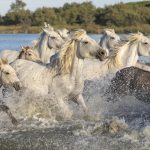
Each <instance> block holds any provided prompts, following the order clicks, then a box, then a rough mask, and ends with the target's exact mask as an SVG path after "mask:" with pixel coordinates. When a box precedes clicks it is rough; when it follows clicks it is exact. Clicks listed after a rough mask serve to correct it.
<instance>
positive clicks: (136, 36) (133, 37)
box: [128, 32, 143, 44]
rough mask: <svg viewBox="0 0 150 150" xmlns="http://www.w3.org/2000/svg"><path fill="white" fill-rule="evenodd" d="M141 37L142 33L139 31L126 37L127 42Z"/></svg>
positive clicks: (138, 39) (132, 41)
mask: <svg viewBox="0 0 150 150" xmlns="http://www.w3.org/2000/svg"><path fill="white" fill-rule="evenodd" d="M142 39H143V34H142V33H141V32H138V33H134V34H131V35H130V36H129V38H128V40H129V42H130V43H131V44H132V43H134V42H137V41H141V40H142Z"/></svg>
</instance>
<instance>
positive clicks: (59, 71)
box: [12, 30, 106, 113]
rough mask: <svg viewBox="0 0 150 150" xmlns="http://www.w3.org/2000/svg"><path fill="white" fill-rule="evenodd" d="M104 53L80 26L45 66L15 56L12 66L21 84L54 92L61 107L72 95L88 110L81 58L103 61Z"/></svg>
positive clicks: (38, 90) (43, 92) (34, 89)
mask: <svg viewBox="0 0 150 150" xmlns="http://www.w3.org/2000/svg"><path fill="white" fill-rule="evenodd" d="M105 56H106V51H104V50H103V49H102V48H101V47H100V46H99V44H98V43H96V41H94V40H93V39H91V38H90V37H89V36H88V35H87V34H86V32H85V31H84V30H81V31H77V32H75V35H74V37H73V38H72V39H71V40H69V41H67V42H66V43H65V44H64V45H63V47H62V48H61V50H60V51H59V56H58V58H57V59H56V60H55V61H54V62H53V63H52V64H49V65H45V66H44V65H40V64H37V63H34V62H30V61H26V60H16V62H14V63H13V64H12V66H13V67H14V69H15V70H16V72H17V73H18V75H19V78H20V80H21V81H22V85H23V86H24V87H26V88H28V89H30V90H32V91H33V92H36V93H39V92H40V93H42V94H47V93H48V92H50V93H53V95H55V97H56V99H57V100H58V101H59V103H60V106H62V110H63V109H64V107H67V106H65V104H64V103H65V102H64V99H71V100H73V101H74V102H76V103H78V104H79V105H80V106H81V107H82V108H83V110H84V112H85V113H87V107H86V105H85V102H84V99H83V97H82V91H83V79H82V68H83V62H84V59H85V58H91V59H92V58H95V59H99V60H100V61H103V60H104V58H105Z"/></svg>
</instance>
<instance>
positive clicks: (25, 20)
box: [0, 0, 150, 27]
mask: <svg viewBox="0 0 150 150" xmlns="http://www.w3.org/2000/svg"><path fill="white" fill-rule="evenodd" d="M44 22H48V23H50V24H51V25H58V24H61V25H85V26H86V25H89V24H96V25H101V26H115V27H120V26H130V25H139V24H147V25H150V1H142V2H136V3H127V4H124V3H119V4H116V5H112V6H106V7H105V8H97V7H96V6H94V5H93V4H92V2H83V3H81V4H78V3H71V4H68V3H66V4H64V6H63V7H60V8H49V7H42V8H38V9H36V10H35V11H34V12H32V11H30V10H28V9H26V3H24V2H23V1H21V0H16V2H15V3H12V4H11V6H10V10H9V11H8V12H7V13H6V14H5V16H1V15H0V25H24V24H26V25H30V26H41V25H43V23H44Z"/></svg>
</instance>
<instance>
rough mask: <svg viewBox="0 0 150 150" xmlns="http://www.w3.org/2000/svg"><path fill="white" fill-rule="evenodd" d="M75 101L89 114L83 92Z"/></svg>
mask: <svg viewBox="0 0 150 150" xmlns="http://www.w3.org/2000/svg"><path fill="white" fill-rule="evenodd" d="M74 101H75V102H76V103H77V104H78V105H79V106H80V107H81V108H82V109H83V111H84V113H85V114H88V108H87V106H86V104H85V101H84V98H83V96H82V94H80V95H78V96H77V97H76V98H75V99H74Z"/></svg>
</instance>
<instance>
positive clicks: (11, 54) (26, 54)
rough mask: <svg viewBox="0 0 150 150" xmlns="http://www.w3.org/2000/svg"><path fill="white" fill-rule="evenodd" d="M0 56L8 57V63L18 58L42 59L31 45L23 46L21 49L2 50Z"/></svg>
mask: <svg viewBox="0 0 150 150" xmlns="http://www.w3.org/2000/svg"><path fill="white" fill-rule="evenodd" d="M0 58H3V59H7V60H8V63H12V62H13V61H15V60H16V59H26V60H30V61H37V62H39V61H40V58H39V56H38V53H37V52H36V51H35V50H34V49H33V48H32V47H29V46H23V47H21V50H20V51H13V50H3V51H1V52H0Z"/></svg>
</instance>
